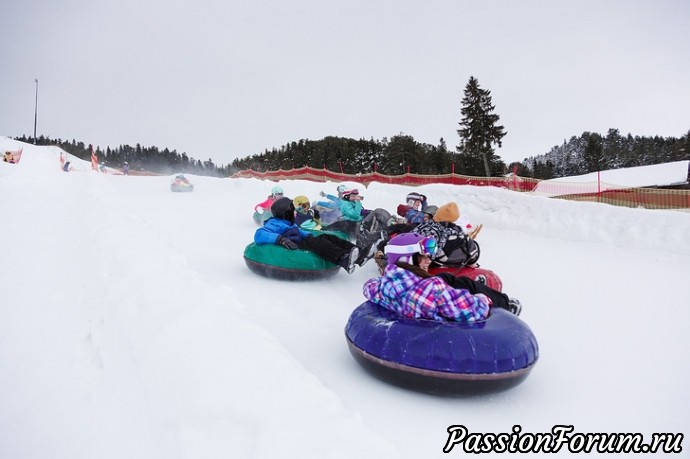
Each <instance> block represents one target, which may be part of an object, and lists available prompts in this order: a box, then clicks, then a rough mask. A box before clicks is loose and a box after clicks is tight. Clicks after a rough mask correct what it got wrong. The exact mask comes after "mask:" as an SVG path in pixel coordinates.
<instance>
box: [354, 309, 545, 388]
mask: <svg viewBox="0 0 690 459" xmlns="http://www.w3.org/2000/svg"><path fill="white" fill-rule="evenodd" d="M345 336H346V338H347V343H348V346H349V348H350V352H351V353H352V355H353V357H354V358H355V360H357V362H358V363H360V364H361V365H362V366H363V367H364V368H365V369H366V370H368V371H370V372H371V373H373V374H374V375H376V376H378V377H380V378H381V379H384V380H386V381H388V382H391V383H393V384H396V385H399V386H402V387H407V388H411V389H415V390H419V391H423V392H429V393H435V394H444V395H466V394H476V393H488V392H496V391H500V390H504V389H508V388H510V387H513V386H515V385H517V384H519V383H520V382H522V381H523V380H524V379H525V378H526V377H527V375H528V374H529V372H530V371H531V370H532V368H533V367H534V364H535V363H536V361H537V359H538V357H539V347H538V345H537V340H536V338H535V337H534V335H533V334H532V331H531V330H530V328H529V327H528V326H527V324H525V323H524V322H523V321H522V320H520V319H519V318H518V317H517V316H515V315H513V314H511V313H509V312H508V311H505V310H503V309H499V308H496V309H492V310H491V315H490V316H489V317H488V318H487V319H486V320H484V321H481V322H476V323H473V324H460V323H458V322H437V321H433V320H425V319H421V320H420V319H408V318H405V317H401V316H400V315H398V314H396V313H394V312H392V311H389V310H387V309H385V308H383V307H380V306H378V305H376V304H374V303H371V302H369V301H367V302H365V303H363V304H361V305H360V306H359V307H358V308H357V309H355V310H354V312H353V313H352V315H351V316H350V319H349V320H348V323H347V326H346V327H345Z"/></svg>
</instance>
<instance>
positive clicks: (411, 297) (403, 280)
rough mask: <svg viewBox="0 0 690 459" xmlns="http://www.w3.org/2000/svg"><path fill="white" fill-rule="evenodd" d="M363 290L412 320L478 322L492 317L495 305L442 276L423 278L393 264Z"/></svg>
mask: <svg viewBox="0 0 690 459" xmlns="http://www.w3.org/2000/svg"><path fill="white" fill-rule="evenodd" d="M363 293H364V296H365V297H366V298H367V299H368V300H369V301H371V302H372V303H375V304H378V305H379V306H382V307H384V308H386V309H389V310H391V311H393V312H397V313H398V314H400V315H402V316H404V317H408V318H411V319H431V320H438V321H454V322H461V323H469V322H476V321H478V320H483V319H485V318H486V317H488V315H489V310H490V307H491V300H490V299H489V298H488V297H486V295H483V294H481V293H479V294H477V295H472V294H471V293H470V292H469V291H468V290H461V289H455V288H452V287H449V286H448V284H446V283H445V282H443V280H441V279H440V278H438V277H429V278H427V279H422V278H421V277H419V276H416V275H415V274H413V273H411V272H410V271H407V270H406V269H402V268H398V267H397V266H393V265H388V266H386V269H385V270H384V272H383V275H382V276H381V277H375V278H373V279H369V280H368V281H367V282H366V283H365V284H364V287H363Z"/></svg>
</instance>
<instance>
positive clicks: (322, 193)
mask: <svg viewBox="0 0 690 459" xmlns="http://www.w3.org/2000/svg"><path fill="white" fill-rule="evenodd" d="M319 196H321V197H322V198H323V197H325V196H326V193H324V192H323V190H321V191H319Z"/></svg>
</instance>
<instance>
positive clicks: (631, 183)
mask: <svg viewBox="0 0 690 459" xmlns="http://www.w3.org/2000/svg"><path fill="white" fill-rule="evenodd" d="M689 177H690V161H688V160H684V161H673V162H670V163H663V164H653V165H650V166H638V167H626V168H622V169H610V170H605V171H600V172H590V173H588V174H583V175H574V176H570V177H559V178H555V179H550V180H542V181H541V182H539V183H538V184H537V186H536V188H535V189H534V193H536V194H540V195H543V196H554V195H565V194H579V193H596V192H598V191H604V190H619V189H622V188H641V187H657V186H672V185H685V184H687V183H688V178H689ZM569 185H572V186H569Z"/></svg>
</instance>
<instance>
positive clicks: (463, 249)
mask: <svg viewBox="0 0 690 459" xmlns="http://www.w3.org/2000/svg"><path fill="white" fill-rule="evenodd" d="M443 251H444V252H445V254H446V256H445V257H442V259H440V260H436V261H439V262H441V263H442V264H444V265H447V266H471V265H474V264H475V263H477V261H479V255H480V252H481V251H480V249H479V244H478V243H477V241H475V240H474V239H472V238H471V237H469V236H467V235H461V236H457V235H453V236H450V237H449V238H448V241H447V242H446V245H445V246H444V247H443Z"/></svg>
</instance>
